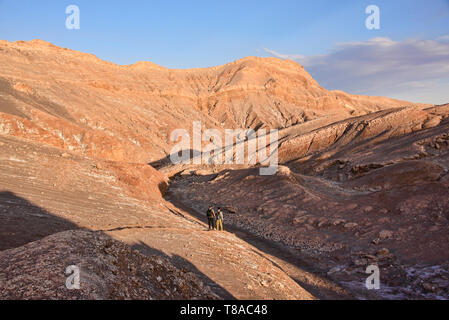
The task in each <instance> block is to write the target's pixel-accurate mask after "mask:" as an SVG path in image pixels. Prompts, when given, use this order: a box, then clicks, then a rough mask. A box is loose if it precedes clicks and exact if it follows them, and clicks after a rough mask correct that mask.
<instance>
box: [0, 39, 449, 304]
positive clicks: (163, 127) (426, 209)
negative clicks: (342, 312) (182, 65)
mask: <svg viewBox="0 0 449 320" xmlns="http://www.w3.org/2000/svg"><path fill="white" fill-rule="evenodd" d="M0 56H1V59H0V218H1V222H2V223H0V292H1V293H0V298H6V299H11V298H67V299H89V298H111V299H119V298H142V299H147V298H157V299H179V298H181V299H196V298H200V299H222V298H237V299H267V298H268V299H273V298H275V299H315V298H320V299H327V298H334V299H335V298H367V297H368V298H370V297H371V298H372V297H374V298H402V297H407V298H447V297H449V292H448V288H449V283H448V277H449V265H448V264H447V261H448V259H449V256H448V252H449V248H448V243H449V239H448V234H449V233H448V228H449V225H448V221H449V216H448V212H449V202H448V200H447V190H448V188H449V180H448V175H447V173H448V172H449V160H448V159H449V158H448V157H449V144H448V138H449V136H448V125H449V123H448V120H449V106H448V105H445V106H432V105H424V104H413V103H409V102H405V101H398V100H393V99H389V98H382V97H367V96H356V95H351V94H347V93H344V92H340V91H328V90H326V89H324V88H322V87H320V86H319V84H318V83H317V82H316V81H315V80H314V79H313V78H312V77H311V76H310V75H309V74H308V73H307V72H306V71H305V70H304V68H303V67H302V66H300V65H299V64H297V63H295V62H292V61H288V60H280V59H275V58H256V57H248V58H244V59H241V60H238V61H235V62H232V63H229V64H226V65H223V66H218V67H213V68H205V69H189V70H174V69H167V68H164V67H161V66H158V65H155V64H153V63H150V62H139V63H136V64H134V65H129V66H120V65H116V64H113V63H110V62H105V61H102V60H100V59H98V58H97V57H95V56H93V55H91V54H86V53H80V52H76V51H72V50H68V49H64V48H60V47H56V46H54V45H52V44H50V43H47V42H45V41H41V40H33V41H29V42H23V41H18V42H8V41H0ZM193 121H201V122H202V124H203V126H204V127H205V128H218V129H225V128H231V129H236V128H250V129H254V130H258V129H261V128H276V129H280V131H279V150H278V151H279V161H280V164H281V165H280V167H279V169H278V172H277V174H276V175H273V176H260V175H259V174H258V168H257V166H255V167H254V166H247V165H240V166H232V165H230V166H214V167H211V166H207V165H173V164H171V163H170V162H167V161H162V160H164V159H166V156H167V155H168V154H169V153H170V149H171V147H172V145H173V142H171V141H170V140H169V137H170V133H171V132H172V131H173V130H174V129H177V128H181V129H186V130H191V126H192V123H193ZM148 163H152V164H154V166H150V165H148ZM211 203H213V204H215V205H218V206H221V207H223V208H225V229H226V230H227V231H228V232H214V231H207V227H206V225H205V224H204V218H205V216H204V214H205V210H206V209H207V207H208V205H209V204H211ZM370 264H376V265H378V266H379V267H380V269H381V274H382V284H383V286H382V290H380V291H378V292H373V291H367V290H366V289H365V287H364V283H365V282H364V281H365V278H366V276H365V268H366V267H367V266H368V265H370ZM36 265H37V266H39V267H40V269H44V270H45V272H44V273H39V272H38V271H37V270H38V269H39V268H35V266H36ZM68 265H77V266H79V267H80V268H81V279H88V281H89V282H88V284H87V286H84V287H83V288H82V289H81V291H75V292H72V291H67V289H66V287H65V277H64V272H65V268H66V267H67V266H68ZM24 274H25V275H24ZM43 279H51V280H49V281H43ZM102 279H103V280H102ZM104 279H107V281H105V280H104ZM82 281H83V280H82Z"/></svg>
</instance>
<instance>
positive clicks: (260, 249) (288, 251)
mask: <svg viewBox="0 0 449 320" xmlns="http://www.w3.org/2000/svg"><path fill="white" fill-rule="evenodd" d="M165 199H166V200H167V201H169V202H171V203H172V204H173V205H175V206H176V207H178V208H179V209H181V210H183V211H185V212H187V213H188V214H191V215H192V216H194V217H196V218H198V219H200V220H204V219H205V215H204V214H203V213H200V212H199V211H198V210H197V209H195V208H192V206H190V204H189V203H186V202H184V201H182V200H180V199H179V198H178V197H176V196H175V195H174V194H173V193H171V192H170V190H169V191H168V192H167V193H166V196H165ZM225 228H226V231H227V232H230V233H232V234H234V235H235V236H236V237H238V238H239V239H241V240H243V241H245V242H247V243H248V244H250V245H252V246H254V247H255V248H257V253H258V254H260V255H261V256H262V257H263V258H265V259H267V260H268V261H270V262H271V263H272V264H273V265H274V266H276V267H278V268H280V269H281V270H282V271H284V272H285V273H286V274H287V275H288V276H289V277H290V278H291V279H293V280H294V281H295V282H296V283H298V284H299V285H300V286H301V287H303V288H304V289H306V290H307V291H309V292H310V293H311V294H313V295H314V296H315V297H317V298H318V299H351V298H354V296H352V295H351V293H349V292H348V291H347V290H345V289H344V288H342V287H341V286H339V285H338V284H336V283H334V282H332V281H330V280H329V279H327V278H326V276H325V272H324V271H323V270H319V269H317V268H316V267H314V266H313V265H312V264H311V263H308V262H306V260H305V259H306V258H305V257H304V256H302V255H301V253H300V252H299V251H298V250H295V249H293V248H288V247H286V246H284V245H282V244H278V243H275V242H273V241H270V240H266V239H263V238H260V237H257V236H254V235H252V234H251V233H249V232H248V231H246V230H244V229H242V228H239V227H237V226H233V225H229V224H225Z"/></svg>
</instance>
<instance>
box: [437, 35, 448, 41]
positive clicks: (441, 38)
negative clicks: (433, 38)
mask: <svg viewBox="0 0 449 320" xmlns="http://www.w3.org/2000/svg"><path fill="white" fill-rule="evenodd" d="M437 40H438V41H449V34H446V35H444V36H441V37H438V38H437Z"/></svg>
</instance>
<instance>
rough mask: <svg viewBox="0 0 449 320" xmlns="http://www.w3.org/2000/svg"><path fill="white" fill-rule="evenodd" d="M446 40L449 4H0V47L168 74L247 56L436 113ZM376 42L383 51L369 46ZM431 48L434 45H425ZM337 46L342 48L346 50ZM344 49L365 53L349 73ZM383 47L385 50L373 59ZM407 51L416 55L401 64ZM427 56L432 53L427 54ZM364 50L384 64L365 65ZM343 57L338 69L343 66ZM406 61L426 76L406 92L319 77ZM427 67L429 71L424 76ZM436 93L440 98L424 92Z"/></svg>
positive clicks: (401, 0) (341, 0)
mask: <svg viewBox="0 0 449 320" xmlns="http://www.w3.org/2000/svg"><path fill="white" fill-rule="evenodd" d="M71 4H74V5H77V6H78V7H79V8H80V12H81V15H80V29H79V30H68V29H66V27H65V20H66V17H67V14H66V13H65V9H66V7H67V6H68V5H71ZM371 4H374V5H377V6H378V7H379V8H380V30H368V29H367V28H366V27H365V19H366V18H367V16H368V15H367V14H366V13H365V8H366V7H367V6H368V5H371ZM448 35H449V0H430V1H412V0H384V1H379V0H372V1H361V0H338V1H335V0H329V1H324V0H321V1H320V0H317V1H301V0H296V1H293V0H292V1H282V0H278V1H263V0H259V1H253V0H247V1H245V0H240V1H230V0H227V1H216V0H208V1H200V0H190V1H187V0H185V1H167V0H166V1H151V0H146V1H137V0H129V1H113V0H110V1H101V0H95V1H93V0H90V1H80V0H70V1H62V0H61V1H55V0H53V1H45V0H41V1H20V0H3V1H2V0H0V39H4V40H9V41H16V40H31V39H43V40H46V41H49V42H52V43H54V44H56V45H58V46H63V47H67V48H71V49H74V50H79V51H83V52H89V53H93V54H95V55H97V56H98V57H99V58H101V59H104V60H108V61H112V62H115V63H118V64H132V63H135V62H137V61H141V60H148V61H152V62H154V63H157V64H160V65H162V66H165V67H169V68H193V67H208V66H214V65H220V64H224V63H227V62H230V61H233V60H236V59H240V58H242V57H245V56H277V57H281V58H290V59H294V60H297V61H298V62H300V63H302V64H304V65H305V67H306V69H307V70H308V71H309V72H311V73H312V75H313V76H314V77H315V78H316V79H317V80H318V81H319V82H320V83H321V84H323V86H325V87H326V88H327V89H342V90H346V91H349V92H351V93H361V94H375V95H389V96H393V97H398V98H408V99H410V100H414V101H417V100H423V99H424V100H425V101H429V99H433V101H432V102H435V103H438V102H441V103H442V102H449V94H447V93H446V94H445V92H444V91H445V90H444V89H445V88H446V89H449V86H448V87H445V85H446V84H449V70H448V72H447V73H446V72H441V67H440V66H439V65H435V63H434V60H435V57H434V56H433V55H432V52H434V51H436V49H435V50H434V49H433V48H434V46H437V47H438V48H437V49H438V50H439V52H440V53H441V51H442V52H443V57H442V56H441V54H440V53H439V54H438V59H439V63H440V64H443V69H444V63H447V64H448V65H449V60H446V53H447V56H449V37H448ZM376 38H377V39H384V41H383V42H382V41H377V42H376V41H374V42H370V41H372V39H376ZM389 40H391V43H390V42H388V41H389ZM427 40H430V41H433V42H432V43H430V44H429V43H426V42H423V41H427ZM413 41H415V42H413ZM434 42H435V43H434ZM342 43H345V44H346V45H347V46H346V47H345V46H343V47H342V45H341V44H342ZM348 44H356V45H359V46H361V47H362V49H363V50H362V51H364V52H365V54H364V56H363V57H362V58H361V57H360V56H359V55H358V54H357V52H358V51H357V50H356V51H354V48H353V46H350V48H351V50H349V51H351V52H350V54H351V56H350V57H352V58H351V59H352V60H351V61H353V63H354V65H350V63H348V61H349V60H348V57H347V56H345V54H347V53H348ZM440 44H441V45H440ZM446 44H447V46H446ZM388 45H390V49H389V50H384V49H382V50H377V49H379V46H380V47H381V48H384V47H385V46H388ZM404 46H405V48H407V50H408V51H409V50H412V51H413V50H416V52H415V51H413V53H412V54H410V53H408V56H403V55H401V54H404V53H405V50H403V49H404ZM429 46H430V49H425V50H424V49H423V48H427V47H429ZM367 47H368V48H370V49H369V50H370V52H371V51H372V52H375V53H376V54H378V55H381V56H379V57H374V56H372V54H371V56H369V57H367V55H366V48H367ZM371 48H372V50H371ZM446 50H447V51H448V52H446ZM392 54H393V55H398V56H394V58H395V59H396V60H398V61H397V65H395V66H394V67H393V68H391V61H390V62H389V63H388V67H387V66H386V65H385V61H386V59H389V57H391V55H392ZM418 55H419V56H418ZM342 56H343V57H344V58H343V60H339V59H341V57H342ZM298 57H299V58H298ZM323 57H324V58H323ZM402 58H403V59H404V61H408V63H409V66H410V67H413V66H414V65H416V63H418V64H420V63H424V64H423V65H422V68H423V69H425V70H428V69H429V70H430V71H429V72H427V73H428V74H426V76H425V77H423V76H418V75H417V76H416V79H415V78H413V77H412V78H413V79H410V75H411V74H413V72H412V71H413V70H411V71H410V74H404V75H403V76H404V80H408V81H411V80H413V85H414V86H415V87H414V89H413V90H411V89H410V87H409V86H408V85H405V87H404V88H397V89H395V90H396V92H394V90H393V91H392V88H391V86H390V85H385V86H381V85H379V81H380V82H382V80H383V79H388V78H391V77H390V76H389V75H388V74H385V72H386V71H387V70H381V72H379V70H377V71H372V72H371V73H370V72H362V73H361V74H362V75H365V76H366V77H367V78H368V79H365V78H364V80H367V81H365V82H363V81H362V82H363V84H357V83H358V82H360V81H359V80H360V79H359V77H361V75H360V74H357V75H356V77H355V80H354V81H353V83H351V80H350V79H351V73H350V72H349V73H347V74H346V75H345V79H344V81H339V77H341V76H342V75H341V72H342V70H341V68H340V69H338V70H333V71H332V72H335V74H334V73H329V72H327V71H326V72H323V70H324V69H325V68H323V66H322V65H323V63H339V62H341V61H343V62H344V63H345V64H348V68H365V66H367V68H368V69H369V68H370V66H368V64H371V65H372V64H373V63H374V64H377V63H380V65H382V64H384V65H385V69H392V71H394V70H399V69H401V70H403V69H404V68H406V66H407V64H405V65H404V64H402V61H401V59H402ZM412 58H413V59H412ZM421 58H422V59H421ZM364 59H365V60H364ZM410 60H413V61H412V62H410ZM429 62H432V66H431V67H429V68H428V66H429V64H428V63H429ZM396 67H397V69H395V68H396ZM432 68H435V70H436V71H435V76H433V74H434V73H433V72H432V70H433V69H432ZM331 69H332V68H331ZM334 69H335V68H334ZM368 69H367V70H368ZM371 69H372V66H371ZM412 69H413V68H412ZM326 70H327V69H326ZM416 71H417V72H418V71H419V70H418V69H416ZM437 71H438V72H437ZM359 73H360V72H359ZM387 73H388V72H387ZM333 78H335V80H334V81H330V79H333ZM369 79H372V81H375V82H377V85H372V83H371V82H370V81H369ZM395 81H401V78H399V79H395ZM339 83H342V84H341V85H339ZM432 87H438V90H436V89H435V90H436V91H435V90H433V91H432V90H430V91H429V88H430V89H432ZM417 88H418V89H417ZM419 88H421V89H419ZM420 90H421V91H422V94H420ZM426 90H427V91H426ZM446 91H448V92H449V90H446ZM446 100H447V101H446Z"/></svg>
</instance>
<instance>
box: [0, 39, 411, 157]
mask: <svg viewBox="0 0 449 320" xmlns="http://www.w3.org/2000/svg"><path fill="white" fill-rule="evenodd" d="M0 57H1V61H2V63H1V65H0V90H1V98H0V99H1V100H0V102H1V106H2V107H1V109H0V112H1V113H0V132H2V133H4V134H9V135H14V136H19V137H24V138H27V139H32V140H35V141H39V142H42V143H46V144H49V145H52V146H55V147H58V148H64V149H66V150H69V151H75V152H77V153H80V154H85V155H88V156H95V157H100V158H103V159H110V160H126V161H132V162H140V163H148V162H151V161H155V160H158V159H160V158H162V157H164V156H165V155H166V154H167V153H169V151H170V148H169V146H170V145H172V143H171V142H170V141H169V137H170V133H171V132H172V131H173V130H174V129H176V128H184V129H188V130H190V129H191V126H192V122H193V121H202V123H203V125H204V126H205V127H206V128H252V129H258V128H262V127H267V128H278V129H281V128H287V127H290V126H293V125H296V124H301V123H304V122H307V121H310V120H314V119H319V118H321V117H328V118H329V117H330V118H332V117H334V116H335V117H338V118H348V117H351V116H359V115H364V114H368V113H371V112H375V111H380V110H385V109H389V108H394V107H401V106H410V105H412V104H411V103H408V102H404V101H397V100H393V99H388V98H378V97H365V96H354V95H349V94H346V93H344V92H339V91H335V92H329V91H327V90H325V89H324V88H322V87H320V86H319V85H318V83H317V82H316V81H315V80H314V79H312V77H311V76H310V75H309V74H308V73H307V72H306V71H305V70H304V68H303V67H302V66H301V65H299V64H297V63H295V62H292V61H288V60H285V61H284V60H280V59H276V58H256V57H248V58H244V59H241V60H238V61H235V62H232V63H229V64H226V65H223V66H219V67H213V68H207V69H190V70H171V69H166V68H163V67H160V66H157V65H155V64H153V63H150V62H140V63H136V64H134V65H129V66H120V65H115V64H113V63H109V62H105V61H102V60H100V59H98V58H97V57H95V56H93V55H91V54H86V53H80V52H76V51H72V50H68V49H64V48H60V47H56V46H54V45H52V44H50V43H47V42H45V41H41V40H33V41H29V42H23V41H18V42H12V43H11V42H8V41H1V42H0Z"/></svg>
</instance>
